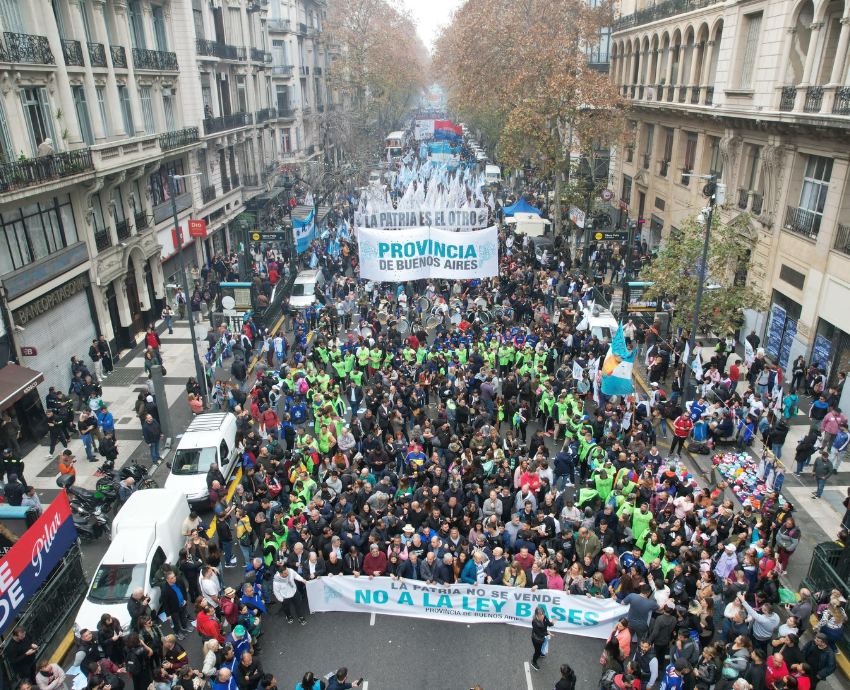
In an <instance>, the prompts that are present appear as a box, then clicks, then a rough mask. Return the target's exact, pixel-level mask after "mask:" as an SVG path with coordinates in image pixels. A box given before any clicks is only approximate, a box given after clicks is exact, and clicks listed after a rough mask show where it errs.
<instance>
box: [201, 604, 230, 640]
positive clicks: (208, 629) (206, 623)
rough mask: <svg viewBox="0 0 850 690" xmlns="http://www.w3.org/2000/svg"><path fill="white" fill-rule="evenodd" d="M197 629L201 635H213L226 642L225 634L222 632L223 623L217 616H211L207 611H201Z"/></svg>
mask: <svg viewBox="0 0 850 690" xmlns="http://www.w3.org/2000/svg"><path fill="white" fill-rule="evenodd" d="M196 618H197V621H196V622H197V631H198V634H199V635H204V636H206V637H212V638H214V639H216V640H218V641H219V643H220V644H224V635H222V634H221V623H219V622H218V621H217V620H216V619H215V618H210V617H209V616H208V615H207V614H206V612H205V611H199V612H198V615H197V617H196Z"/></svg>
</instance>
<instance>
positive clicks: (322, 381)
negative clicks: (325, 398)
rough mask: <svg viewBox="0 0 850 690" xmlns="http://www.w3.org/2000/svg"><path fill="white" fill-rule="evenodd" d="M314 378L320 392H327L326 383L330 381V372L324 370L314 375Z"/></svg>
mask: <svg viewBox="0 0 850 690" xmlns="http://www.w3.org/2000/svg"><path fill="white" fill-rule="evenodd" d="M316 380H317V381H318V383H319V388H320V389H321V390H322V392H327V390H328V384H329V383H330V380H331V377H330V374H328V373H326V372H322V373H321V374H319V375H318V376H317V377H316Z"/></svg>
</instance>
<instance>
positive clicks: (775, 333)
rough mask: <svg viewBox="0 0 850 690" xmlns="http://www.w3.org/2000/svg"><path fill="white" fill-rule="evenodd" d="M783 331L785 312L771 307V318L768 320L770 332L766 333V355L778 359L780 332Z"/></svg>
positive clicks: (780, 340) (780, 343)
mask: <svg viewBox="0 0 850 690" xmlns="http://www.w3.org/2000/svg"><path fill="white" fill-rule="evenodd" d="M784 330H785V310H784V309H783V308H782V307H777V306H774V307H773V316H772V318H771V319H770V330H769V331H768V332H767V345H766V347H765V350H766V351H767V354H769V355H770V356H771V357H773V358H774V359H776V358H777V357H779V347H780V346H781V345H782V332H783V331H784Z"/></svg>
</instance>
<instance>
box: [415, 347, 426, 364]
mask: <svg viewBox="0 0 850 690" xmlns="http://www.w3.org/2000/svg"><path fill="white" fill-rule="evenodd" d="M427 354H428V350H426V349H425V348H424V347H419V349H418V350H416V363H417V364H422V362H424V361H425V356H426V355H427Z"/></svg>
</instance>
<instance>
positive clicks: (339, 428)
mask: <svg viewBox="0 0 850 690" xmlns="http://www.w3.org/2000/svg"><path fill="white" fill-rule="evenodd" d="M340 404H342V412H341V413H340V415H343V414H345V403H344V402H342V401H341V400H340V399H339V398H337V399H336V402H334V408H335V409H336V410H337V411H338V410H339V405H340ZM344 425H345V420H343V419H342V417H340V418H339V419H335V420H334V427H335V429H336V433H335V434H334V436H336V437H337V438H339V435H340V434H341V433H342V427H343V426H344Z"/></svg>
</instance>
